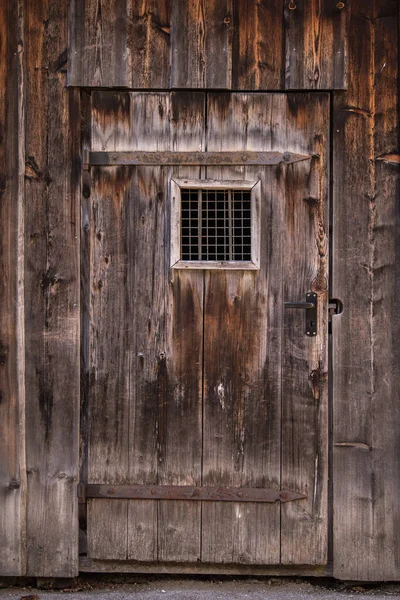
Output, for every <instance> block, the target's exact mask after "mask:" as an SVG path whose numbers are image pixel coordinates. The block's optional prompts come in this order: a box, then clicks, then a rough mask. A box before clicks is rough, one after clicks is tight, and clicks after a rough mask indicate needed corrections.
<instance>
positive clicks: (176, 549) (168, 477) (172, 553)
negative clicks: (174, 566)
mask: <svg viewBox="0 0 400 600" xmlns="http://www.w3.org/2000/svg"><path fill="white" fill-rule="evenodd" d="M170 116H171V132H170V149H171V150H175V149H176V150H177V151H182V152H183V151H185V152H187V151H189V150H193V151H194V150H204V149H205V95H204V94H203V93H201V92H200V93H196V92H172V94H171V115H170ZM200 173H201V169H200V167H193V166H186V167H185V166H182V167H174V168H173V169H172V172H171V175H172V176H175V177H177V178H182V177H188V178H194V177H199V176H200ZM169 210H170V203H169V204H168V210H167V212H166V215H165V218H166V235H165V247H166V248H167V252H166V256H165V259H166V261H167V263H166V267H167V274H168V275H169V278H168V279H169V282H170V283H169V286H168V290H167V293H168V296H167V305H166V326H167V348H166V366H167V373H168V387H167V389H168V394H166V395H165V401H166V406H165V411H164V413H163V417H164V421H163V423H162V426H163V428H164V434H163V435H164V438H163V439H160V442H162V443H161V444H160V451H161V453H160V460H159V471H158V482H159V484H161V485H164V484H165V485H201V457H202V353H203V285H204V276H203V273H202V272H199V271H197V272H193V271H191V272H190V271H188V272H182V271H180V272H179V271H176V270H170V269H169V265H170V242H169V240H170V214H169ZM160 431H161V428H160ZM158 517H159V531H158V558H159V560H160V561H163V560H164V561H165V560H167V561H175V562H177V561H181V562H196V561H198V560H199V559H200V556H201V542H200V535H201V533H200V529H201V505H200V503H197V502H195V503H193V502H176V503H174V502H168V501H160V502H159V512H158Z"/></svg>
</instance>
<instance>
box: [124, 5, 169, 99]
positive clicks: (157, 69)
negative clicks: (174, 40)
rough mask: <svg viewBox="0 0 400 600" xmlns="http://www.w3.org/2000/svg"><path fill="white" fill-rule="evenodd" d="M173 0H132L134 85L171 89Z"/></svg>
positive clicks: (131, 79) (130, 60)
mask: <svg viewBox="0 0 400 600" xmlns="http://www.w3.org/2000/svg"><path fill="white" fill-rule="evenodd" d="M171 2H172V0H139V1H137V0H129V2H128V26H127V27H128V36H127V47H126V52H127V53H128V58H127V60H128V82H129V86H130V87H132V88H168V87H169V81H170V62H171V59H170V54H171V49H170V46H171V44H170V37H171V31H170V30H171V27H170V23H171Z"/></svg>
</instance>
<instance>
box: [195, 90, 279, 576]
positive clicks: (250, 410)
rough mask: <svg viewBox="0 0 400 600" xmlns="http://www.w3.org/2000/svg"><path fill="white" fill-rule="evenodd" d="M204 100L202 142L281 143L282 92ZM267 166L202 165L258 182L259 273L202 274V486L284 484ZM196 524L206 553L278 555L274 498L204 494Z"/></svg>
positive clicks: (273, 224)
mask: <svg viewBox="0 0 400 600" xmlns="http://www.w3.org/2000/svg"><path fill="white" fill-rule="evenodd" d="M208 107H209V108H208V139H207V149H208V150H210V151H218V150H224V149H226V148H229V149H230V150H242V149H243V150H270V149H271V148H272V147H273V146H274V149H277V148H276V146H279V145H280V141H281V140H280V137H281V131H282V129H283V130H284V118H285V112H284V110H282V108H284V98H283V96H280V95H277V96H268V95H259V94H254V95H246V94H234V95H232V96H231V95H228V94H224V95H221V94H218V95H217V94H210V95H209V100H208ZM260 129H262V131H263V136H262V137H261V136H260V135H259V132H260ZM274 138H275V140H274ZM273 140H274V141H273ZM278 140H279V141H278ZM267 169H268V170H266V169H260V168H257V167H256V168H249V167H246V168H243V167H230V168H220V167H216V168H215V167H212V168H210V167H208V169H207V177H209V178H222V179H254V180H258V179H260V180H261V197H262V200H261V214H260V215H259V218H260V220H261V227H260V230H261V231H262V236H261V260H260V270H259V271H251V272H250V271H249V272H246V271H243V272H239V271H235V272H230V271H220V272H218V271H207V272H206V274H205V306H204V313H205V316H204V384H203V385H204V409H203V412H204V416H203V421H204V433H203V485H210V486H218V485H228V486H230V485H233V486H239V487H240V486H243V487H271V488H273V489H280V381H281V376H280V345H281V325H282V322H281V317H282V311H281V306H282V291H281V289H282V288H281V277H280V270H281V245H280V235H281V227H282V211H281V208H282V206H283V202H282V199H281V196H280V194H281V192H282V190H281V192H279V190H280V187H281V185H282V182H281V181H280V169H279V168H277V169H271V170H269V168H267ZM275 194H277V196H275ZM202 522H203V532H202V560H203V561H205V562H217V563H218V562H226V563H264V564H274V563H279V559H280V507H279V505H278V504H265V505H258V506H257V505H255V504H253V505H252V504H246V505H244V504H240V503H223V502H219V503H215V502H204V503H203V519H202Z"/></svg>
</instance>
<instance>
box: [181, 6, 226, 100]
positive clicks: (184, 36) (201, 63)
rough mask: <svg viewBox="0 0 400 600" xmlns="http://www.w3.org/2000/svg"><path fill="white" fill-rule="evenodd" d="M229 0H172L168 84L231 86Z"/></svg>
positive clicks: (189, 86) (211, 86) (208, 86)
mask: <svg viewBox="0 0 400 600" xmlns="http://www.w3.org/2000/svg"><path fill="white" fill-rule="evenodd" d="M232 34H233V20H232V0H174V2H173V3H172V16H171V87H173V88H223V89H230V88H231V85H232V83H231V77H232Z"/></svg>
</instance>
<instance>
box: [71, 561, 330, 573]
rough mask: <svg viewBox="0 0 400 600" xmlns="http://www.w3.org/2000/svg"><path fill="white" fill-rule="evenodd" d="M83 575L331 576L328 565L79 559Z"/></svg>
mask: <svg viewBox="0 0 400 600" xmlns="http://www.w3.org/2000/svg"><path fill="white" fill-rule="evenodd" d="M79 571H80V572H82V573H137V574H146V573H154V574H157V575H161V574H171V575H173V574H176V575H252V576H270V577H275V576H276V577H296V576H300V577H330V576H331V575H332V570H331V567H330V566H328V565H322V566H321V565H319V566H309V565H282V566H279V565H271V566H268V565H244V564H240V565H239V564H235V565H232V564H207V563H199V564H193V563H190V564H187V563H139V562H135V561H129V560H93V559H90V558H88V557H86V556H81V557H80V558H79Z"/></svg>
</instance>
